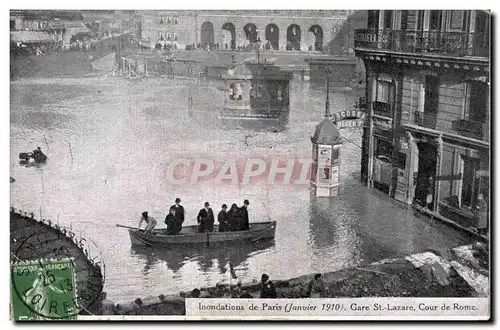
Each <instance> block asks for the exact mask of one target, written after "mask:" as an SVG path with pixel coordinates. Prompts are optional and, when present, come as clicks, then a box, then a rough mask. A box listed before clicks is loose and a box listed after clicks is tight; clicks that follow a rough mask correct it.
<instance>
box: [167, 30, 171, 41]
mask: <svg viewBox="0 0 500 330" xmlns="http://www.w3.org/2000/svg"><path fill="white" fill-rule="evenodd" d="M170 40H172V37H171V35H170V33H169V32H167V41H170Z"/></svg>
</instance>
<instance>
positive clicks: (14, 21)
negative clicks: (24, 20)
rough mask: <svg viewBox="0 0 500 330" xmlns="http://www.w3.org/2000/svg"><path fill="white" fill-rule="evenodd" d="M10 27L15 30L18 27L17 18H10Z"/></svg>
mask: <svg viewBox="0 0 500 330" xmlns="http://www.w3.org/2000/svg"><path fill="white" fill-rule="evenodd" d="M10 29H11V30H15V29H16V20H15V19H11V20H10Z"/></svg>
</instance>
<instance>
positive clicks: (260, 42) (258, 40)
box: [256, 38, 262, 64]
mask: <svg viewBox="0 0 500 330" xmlns="http://www.w3.org/2000/svg"><path fill="white" fill-rule="evenodd" d="M256 44H257V64H259V63H260V45H262V41H260V38H259V39H257V43H256Z"/></svg>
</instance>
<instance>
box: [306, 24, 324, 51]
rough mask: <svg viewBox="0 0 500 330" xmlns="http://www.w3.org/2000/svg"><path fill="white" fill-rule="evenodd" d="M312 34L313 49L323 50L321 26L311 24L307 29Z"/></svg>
mask: <svg viewBox="0 0 500 330" xmlns="http://www.w3.org/2000/svg"><path fill="white" fill-rule="evenodd" d="M309 32H311V33H312V34H313V35H314V50H316V51H322V50H323V28H322V27H321V26H319V25H317V24H315V25H313V26H311V28H310V29H309Z"/></svg>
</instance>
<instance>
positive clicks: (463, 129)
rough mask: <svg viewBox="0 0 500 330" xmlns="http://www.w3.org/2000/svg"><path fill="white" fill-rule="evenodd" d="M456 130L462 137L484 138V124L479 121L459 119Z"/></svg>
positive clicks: (456, 122) (455, 123)
mask: <svg viewBox="0 0 500 330" xmlns="http://www.w3.org/2000/svg"><path fill="white" fill-rule="evenodd" d="M453 124H454V126H455V129H456V130H457V131H458V133H459V134H460V135H464V136H467V137H472V138H476V139H482V138H483V130H484V124H483V123H481V122H478V121H472V120H466V119H459V120H457V121H455V122H454V123H453Z"/></svg>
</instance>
